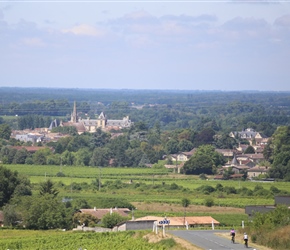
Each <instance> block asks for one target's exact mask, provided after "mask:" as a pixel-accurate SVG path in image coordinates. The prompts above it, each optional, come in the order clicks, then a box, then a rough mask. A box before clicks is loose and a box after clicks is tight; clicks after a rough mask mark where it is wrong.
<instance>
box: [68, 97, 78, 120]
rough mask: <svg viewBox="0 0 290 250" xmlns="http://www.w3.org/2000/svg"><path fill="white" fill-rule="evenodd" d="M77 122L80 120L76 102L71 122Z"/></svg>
mask: <svg viewBox="0 0 290 250" xmlns="http://www.w3.org/2000/svg"><path fill="white" fill-rule="evenodd" d="M77 120H78V118H77V104H76V101H74V109H73V112H72V114H71V119H70V121H71V122H74V123H76V122H77Z"/></svg>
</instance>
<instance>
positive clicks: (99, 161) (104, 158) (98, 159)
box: [90, 148, 111, 167]
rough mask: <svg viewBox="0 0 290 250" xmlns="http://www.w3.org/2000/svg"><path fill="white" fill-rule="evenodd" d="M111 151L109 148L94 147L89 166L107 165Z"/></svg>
mask: <svg viewBox="0 0 290 250" xmlns="http://www.w3.org/2000/svg"><path fill="white" fill-rule="evenodd" d="M110 157H111V153H110V149H109V148H95V149H94V152H93V155H92V157H91V159H90V166H100V167H107V166H108V165H109V161H110Z"/></svg>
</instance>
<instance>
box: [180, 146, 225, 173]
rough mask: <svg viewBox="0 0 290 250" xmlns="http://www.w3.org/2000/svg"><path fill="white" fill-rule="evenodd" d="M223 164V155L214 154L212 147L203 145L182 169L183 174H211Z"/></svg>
mask: <svg viewBox="0 0 290 250" xmlns="http://www.w3.org/2000/svg"><path fill="white" fill-rule="evenodd" d="M224 163H225V159H224V157H223V155H222V154H220V153H218V152H216V151H215V148H214V147H213V146H210V145H203V146H200V147H198V148H197V150H196V151H195V153H194V155H193V156H192V157H191V158H190V159H189V160H188V161H187V162H185V164H184V167H183V169H184V172H185V174H197V175H199V174H213V173H214V172H215V170H216V168H217V167H218V166H219V165H223V164H224Z"/></svg>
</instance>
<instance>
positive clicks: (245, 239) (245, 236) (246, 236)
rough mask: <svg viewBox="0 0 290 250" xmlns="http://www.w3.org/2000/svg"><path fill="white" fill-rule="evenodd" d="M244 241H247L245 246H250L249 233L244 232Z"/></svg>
mask: <svg viewBox="0 0 290 250" xmlns="http://www.w3.org/2000/svg"><path fill="white" fill-rule="evenodd" d="M244 242H245V247H248V235H247V233H244Z"/></svg>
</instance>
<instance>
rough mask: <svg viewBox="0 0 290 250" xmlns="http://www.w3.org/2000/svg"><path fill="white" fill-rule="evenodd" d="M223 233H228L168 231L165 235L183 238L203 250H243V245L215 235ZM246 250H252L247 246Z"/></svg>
mask: <svg viewBox="0 0 290 250" xmlns="http://www.w3.org/2000/svg"><path fill="white" fill-rule="evenodd" d="M219 232H220V233H223V232H228V231H222V230H179V231H173V230H170V231H168V232H167V233H170V234H173V235H175V236H178V237H180V238H183V239H185V240H187V241H189V242H191V243H192V244H194V245H196V246H198V247H200V248H202V249H205V250H224V249H235V250H236V249H243V250H245V249H246V248H245V247H244V245H243V244H240V243H235V244H233V243H231V241H230V240H229V239H227V238H224V237H221V236H218V235H216V234H215V233H219ZM247 249H248V250H251V249H252V250H253V249H254V248H252V247H251V246H250V244H249V247H248V248H247ZM256 250H258V249H256Z"/></svg>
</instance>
